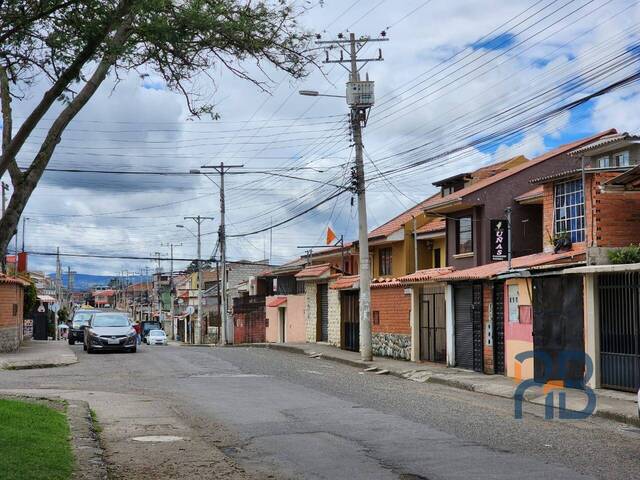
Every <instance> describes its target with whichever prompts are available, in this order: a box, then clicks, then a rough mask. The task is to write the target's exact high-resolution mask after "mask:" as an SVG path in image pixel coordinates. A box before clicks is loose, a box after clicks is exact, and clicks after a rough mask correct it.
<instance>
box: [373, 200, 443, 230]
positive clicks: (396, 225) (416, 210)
mask: <svg viewBox="0 0 640 480" xmlns="http://www.w3.org/2000/svg"><path fill="white" fill-rule="evenodd" d="M439 197H440V194H439V193H436V194H434V195H431V196H430V197H429V198H427V199H425V200H423V201H422V202H420V203H419V204H417V205H415V206H414V207H412V208H410V209H409V210H405V211H404V212H402V213H401V214H400V215H397V216H395V217H393V218H392V219H391V220H389V221H388V222H387V223H385V224H383V225H380V226H379V227H377V228H375V229H374V230H372V231H371V232H369V238H376V237H386V236H389V235H391V234H392V233H393V232H395V231H397V230H399V229H400V228H402V226H403V225H404V224H405V223H407V222H409V221H410V220H411V219H412V218H413V217H417V216H418V215H420V214H422V211H423V210H424V209H425V207H426V206H427V205H429V202H432V201H433V200H434V199H437V198H439Z"/></svg>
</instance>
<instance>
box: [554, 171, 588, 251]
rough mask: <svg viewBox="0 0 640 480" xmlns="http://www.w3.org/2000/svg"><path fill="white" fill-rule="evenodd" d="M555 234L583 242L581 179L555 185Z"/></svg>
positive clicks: (582, 193)
mask: <svg viewBox="0 0 640 480" xmlns="http://www.w3.org/2000/svg"><path fill="white" fill-rule="evenodd" d="M554 214H555V215H554V217H555V225H554V227H555V234H556V235H560V234H566V235H567V236H568V237H569V239H570V240H571V241H572V242H584V192H583V189H582V180H581V179H578V180H569V181H567V182H561V183H556V186H555V211H554Z"/></svg>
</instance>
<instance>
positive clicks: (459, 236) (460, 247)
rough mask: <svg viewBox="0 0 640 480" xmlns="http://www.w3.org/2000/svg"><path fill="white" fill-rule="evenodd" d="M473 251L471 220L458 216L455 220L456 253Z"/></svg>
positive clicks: (469, 217)
mask: <svg viewBox="0 0 640 480" xmlns="http://www.w3.org/2000/svg"><path fill="white" fill-rule="evenodd" d="M471 252H473V220H472V218H471V216H468V217H460V218H459V219H458V221H457V222H456V253H458V254H459V253H471Z"/></svg>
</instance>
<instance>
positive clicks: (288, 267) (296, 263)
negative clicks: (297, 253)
mask: <svg viewBox="0 0 640 480" xmlns="http://www.w3.org/2000/svg"><path fill="white" fill-rule="evenodd" d="M306 263H307V259H306V258H303V257H300V258H295V259H293V260H291V261H289V262H287V263H284V264H282V265H280V266H277V267H273V268H267V269H265V270H263V271H261V272H260V273H258V275H256V276H257V277H268V276H277V275H285V274H292V273H296V272H299V271H300V270H302V269H303V268H304V266H305V264H306Z"/></svg>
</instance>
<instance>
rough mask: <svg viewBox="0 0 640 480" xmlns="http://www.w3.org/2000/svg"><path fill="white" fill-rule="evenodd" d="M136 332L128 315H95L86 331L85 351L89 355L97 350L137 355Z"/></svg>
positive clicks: (118, 313) (117, 313)
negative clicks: (119, 351)
mask: <svg viewBox="0 0 640 480" xmlns="http://www.w3.org/2000/svg"><path fill="white" fill-rule="evenodd" d="M136 347H137V338H136V331H135V329H134V328H133V325H131V322H130V321H129V316H128V315H127V314H126V313H120V312H97V313H93V315H92V316H91V320H90V321H89V325H88V326H87V327H85V331H84V349H85V350H86V351H87V353H93V352H95V351H97V350H121V351H124V352H132V353H135V351H136Z"/></svg>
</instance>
